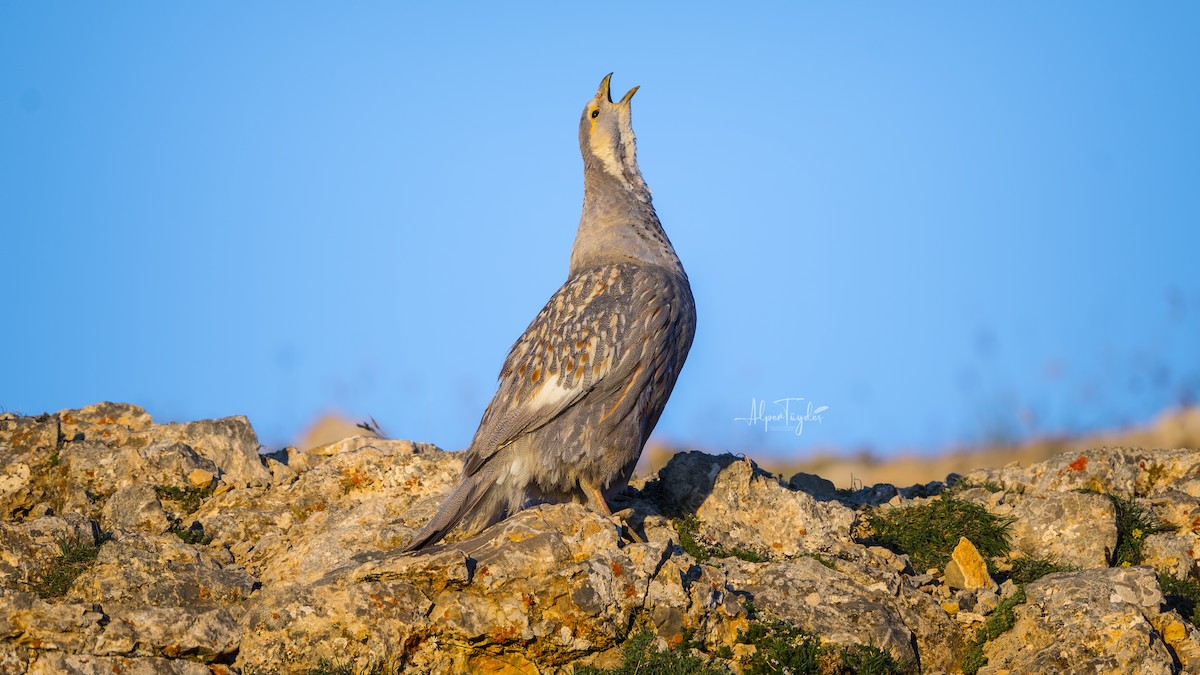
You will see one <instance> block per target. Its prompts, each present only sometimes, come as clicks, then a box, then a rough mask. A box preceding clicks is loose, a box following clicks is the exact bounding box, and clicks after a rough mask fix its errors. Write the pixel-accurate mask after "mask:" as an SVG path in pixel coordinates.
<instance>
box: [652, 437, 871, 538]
mask: <svg viewBox="0 0 1200 675" xmlns="http://www.w3.org/2000/svg"><path fill="white" fill-rule="evenodd" d="M658 481H659V483H660V485H659V488H658V489H659V490H661V493H662V496H663V498H664V499H666V500H668V501H669V502H671V503H673V504H675V505H676V508H678V509H679V510H681V511H686V512H692V513H695V514H696V516H697V517H698V518H699V519H700V522H701V528H700V532H701V534H703V535H704V536H705V537H706V538H708V539H709V540H711V541H714V542H716V543H718V544H720V545H722V546H727V547H741V548H746V549H750V550H755V551H758V552H760V553H765V554H768V555H781V556H796V555H800V554H803V553H816V552H820V551H828V550H830V547H831V546H834V545H835V544H836V543H838V542H842V543H845V542H849V541H850V540H851V537H850V527H851V526H852V525H853V524H854V512H853V511H851V510H850V509H848V508H846V507H845V506H842V505H841V504H840V503H837V502H819V501H817V500H816V499H814V498H813V497H812V496H811V495H809V494H808V493H805V492H797V491H795V490H791V489H789V488H787V487H785V486H784V485H783V484H781V483H780V481H779V480H778V479H777V478H776V477H774V476H772V475H771V474H769V473H767V472H765V471H762V470H761V469H759V468H758V467H757V466H755V465H754V463H753V462H751V461H750V460H748V459H738V458H736V457H734V456H733V455H723V456H719V457H716V458H714V457H713V456H711V455H706V454H704V453H699V452H687V453H681V454H679V455H676V456H675V457H674V458H672V460H671V461H670V462H669V463H668V464H667V466H666V467H664V468H663V469H662V470H661V471H660V472H659V475H658Z"/></svg>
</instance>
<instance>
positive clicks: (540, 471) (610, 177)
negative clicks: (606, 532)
mask: <svg viewBox="0 0 1200 675" xmlns="http://www.w3.org/2000/svg"><path fill="white" fill-rule="evenodd" d="M610 77H611V76H610ZM608 82H609V78H608V77H606V78H605V79H604V81H603V82H602V83H601V88H600V91H599V92H597V94H596V97H594V98H593V99H592V101H591V102H589V104H588V107H587V108H585V110H584V117H583V119H582V120H581V123H580V146H581V149H582V151H583V156H584V213H583V217H582V218H581V219H580V225H579V234H578V236H577V238H576V241H575V247H574V249H573V251H572V260H571V272H570V274H569V277H568V279H567V281H566V283H564V284H563V286H562V287H561V288H560V289H559V290H558V291H557V292H556V293H555V294H554V295H553V296H552V297H551V298H550V300H549V302H547V303H546V306H545V307H543V308H542V311H541V312H539V313H538V315H537V317H536V318H534V320H533V322H531V323H530V324H529V327H528V328H526V330H525V332H524V333H523V334H522V335H521V337H520V338H519V339H518V340H517V341H516V343H515V344H514V345H513V347H512V349H511V350H510V351H509V354H508V357H507V358H506V359H505V361H504V366H503V368H502V369H501V371H500V382H499V388H498V390H497V392H496V395H495V396H494V397H493V398H492V401H491V403H490V404H489V405H488V407H487V410H486V411H485V412H484V414H483V419H482V421H481V422H480V424H479V429H478V430H477V431H476V432H475V436H474V438H473V439H472V441H471V445H470V447H469V448H468V450H467V453H466V461H465V463H464V466H463V479H462V482H461V483H460V484H459V486H458V487H457V488H456V489H455V491H454V492H453V493H452V494H451V495H450V496H449V497H448V498H447V500H446V502H445V503H444V504H443V505H442V508H441V509H440V510H439V512H438V514H437V515H436V516H434V518H433V520H432V521H430V523H429V524H427V525H426V526H425V528H424V529H422V531H421V532H419V533H418V534H417V535H416V537H414V539H413V541H412V542H411V543H410V544H409V546H408V547H407V548H408V549H409V550H413V549H419V548H423V547H425V546H427V545H429V544H432V543H435V542H436V541H437V540H439V539H441V538H442V537H443V536H444V535H445V534H446V533H447V532H449V531H450V530H451V529H452V528H454V527H455V526H456V525H458V524H459V523H465V526H466V529H467V530H468V531H475V530H478V529H480V528H482V527H485V526H487V525H489V524H491V523H493V522H495V521H497V520H499V519H500V518H502V517H504V516H505V515H507V514H510V513H512V512H515V511H516V510H519V509H520V508H521V507H522V506H523V505H524V504H525V503H526V502H527V501H528V500H529V499H544V500H551V501H562V500H568V499H580V500H584V501H586V502H588V503H589V504H590V505H591V506H592V507H593V508H595V509H598V510H600V511H603V512H607V511H608V507H607V504H606V502H605V497H604V496H603V495H604V493H606V492H607V493H611V492H613V491H615V490H618V489H620V488H621V487H622V486H623V485H624V484H625V482H626V481H627V480H628V479H629V476H630V474H631V473H632V471H633V467H634V465H635V464H636V463H637V460H638V457H639V456H640V455H641V452H642V448H643V447H644V445H645V443H646V440H647V438H649V436H650V432H651V431H652V430H653V429H654V426H655V424H656V423H657V422H658V418H659V416H660V415H661V414H662V411H663V407H664V406H665V405H666V402H667V398H668V397H669V396H670V394H671V390H672V388H673V387H674V386H675V381H676V379H677V378H678V376H679V372H680V370H681V369H682V368H683V363H684V360H685V359H686V358H687V353H688V350H689V349H690V347H691V343H692V338H693V336H694V335H695V329H696V309H695V304H694V302H693V299H692V293H691V288H690V285H689V284H688V279H687V276H686V275H685V274H684V272H683V267H682V265H680V263H679V259H678V257H676V256H675V252H674V249H673V248H672V247H671V244H670V241H669V240H668V239H667V237H666V234H665V233H664V232H663V230H662V226H661V225H660V224H659V221H658V217H657V215H656V214H655V213H654V209H653V206H651V200H650V193H649V190H648V189H647V188H646V185H645V182H644V181H643V180H642V179H641V173H640V171H639V170H638V167H637V162H636V157H635V156H634V152H635V150H634V140H633V130H632V127H631V126H630V124H629V99H630V98H631V97H632V93H633V92H632V91H631V92H630V93H629V94H626V96H625V98H623V99H622V100H621V102H620V103H617V104H613V103H612V101H611V98H610V97H609V95H608ZM635 90H636V88H635ZM601 125H603V126H601ZM598 129H599V131H597V130H598Z"/></svg>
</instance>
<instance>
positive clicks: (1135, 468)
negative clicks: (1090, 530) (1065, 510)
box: [965, 448, 1200, 497]
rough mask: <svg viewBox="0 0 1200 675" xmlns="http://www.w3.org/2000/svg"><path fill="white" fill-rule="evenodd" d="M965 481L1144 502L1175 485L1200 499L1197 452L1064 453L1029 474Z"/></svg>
mask: <svg viewBox="0 0 1200 675" xmlns="http://www.w3.org/2000/svg"><path fill="white" fill-rule="evenodd" d="M965 478H966V480H970V481H977V482H983V481H990V482H994V483H998V484H1000V485H1003V486H1005V487H1007V488H1010V489H1018V490H1022V491H1024V490H1033V491H1042V492H1049V491H1058V492H1067V491H1070V490H1093V491H1096V492H1103V493H1106V494H1115V495H1120V496H1122V497H1134V496H1143V495H1146V494H1148V493H1149V492H1151V491H1153V490H1155V489H1158V488H1162V487H1165V486H1168V485H1171V484H1175V483H1178V484H1179V485H1181V486H1184V485H1188V486H1190V485H1193V484H1195V485H1196V486H1197V489H1196V492H1195V494H1193V496H1196V497H1200V450H1195V449H1193V450H1186V449H1180V450H1144V449H1140V448H1098V449H1093V450H1084V451H1082V452H1070V453H1064V454H1062V455H1058V456H1057V457H1052V458H1050V459H1048V460H1046V461H1045V462H1039V463H1037V464H1034V465H1032V466H1029V467H1027V468H1021V467H1004V468H1003V469H980V470H978V471H972V472H971V473H969V474H967V475H966V477H965ZM1193 481H1194V483H1193Z"/></svg>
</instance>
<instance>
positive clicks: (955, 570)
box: [946, 537, 996, 589]
mask: <svg viewBox="0 0 1200 675" xmlns="http://www.w3.org/2000/svg"><path fill="white" fill-rule="evenodd" d="M946 585H947V586H949V587H950V588H966V589H971V588H994V587H995V586H996V582H994V581H992V577H991V576H989V575H988V571H987V562H986V561H984V559H983V556H981V555H979V549H977V548H975V545H974V544H972V543H971V541H970V540H969V539H967V538H966V537H960V538H959V540H958V546H955V547H954V552H953V553H952V554H951V555H950V562H949V563H947V564H946Z"/></svg>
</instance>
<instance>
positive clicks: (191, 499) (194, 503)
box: [154, 485, 213, 514]
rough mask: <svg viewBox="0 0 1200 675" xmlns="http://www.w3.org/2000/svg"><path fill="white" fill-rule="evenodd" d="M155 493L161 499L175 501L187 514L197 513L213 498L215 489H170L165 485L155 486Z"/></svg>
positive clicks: (189, 487)
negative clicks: (203, 504)
mask: <svg viewBox="0 0 1200 675" xmlns="http://www.w3.org/2000/svg"><path fill="white" fill-rule="evenodd" d="M154 492H155V493H157V494H158V498H159V499H168V500H170V501H173V502H175V503H177V504H179V506H181V507H182V508H183V512H184V513H185V514H189V513H195V512H196V510H197V509H199V508H200V505H201V504H202V503H203V502H204V500H205V499H207V498H209V497H211V496H212V493H213V488H212V486H209V487H202V488H198V487H193V486H190V485H189V486H188V487H182V488H179V487H168V486H165V485H155V486H154Z"/></svg>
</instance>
